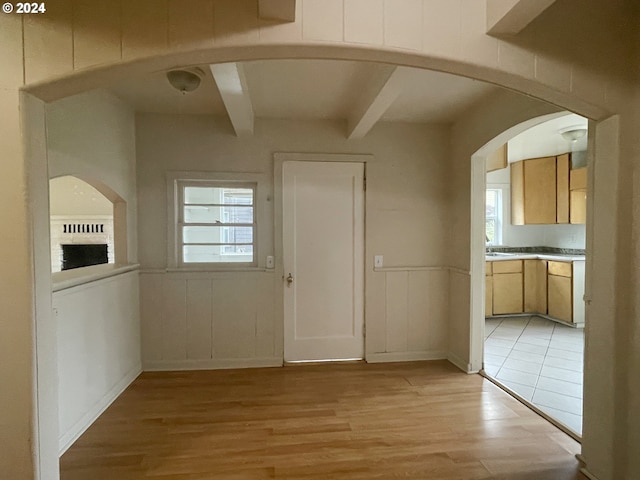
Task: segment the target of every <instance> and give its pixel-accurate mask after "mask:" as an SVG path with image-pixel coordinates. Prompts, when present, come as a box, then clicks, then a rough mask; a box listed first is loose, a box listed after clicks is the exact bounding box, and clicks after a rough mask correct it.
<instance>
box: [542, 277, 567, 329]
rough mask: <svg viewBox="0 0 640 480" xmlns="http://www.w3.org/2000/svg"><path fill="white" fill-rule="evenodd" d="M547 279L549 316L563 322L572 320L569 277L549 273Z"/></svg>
mask: <svg viewBox="0 0 640 480" xmlns="http://www.w3.org/2000/svg"><path fill="white" fill-rule="evenodd" d="M547 281H548V304H549V305H548V306H549V316H551V317H553V318H557V319H558V320H564V321H565V322H573V294H572V288H571V277H561V276H559V275H549V276H548V279H547Z"/></svg>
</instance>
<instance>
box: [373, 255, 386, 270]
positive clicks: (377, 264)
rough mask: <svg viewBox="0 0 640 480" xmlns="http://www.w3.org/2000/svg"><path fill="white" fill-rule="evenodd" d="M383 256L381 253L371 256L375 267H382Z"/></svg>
mask: <svg viewBox="0 0 640 480" xmlns="http://www.w3.org/2000/svg"><path fill="white" fill-rule="evenodd" d="M383 260H384V257H383V256H382V255H376V256H375V257H373V266H374V267H375V268H382V265H383Z"/></svg>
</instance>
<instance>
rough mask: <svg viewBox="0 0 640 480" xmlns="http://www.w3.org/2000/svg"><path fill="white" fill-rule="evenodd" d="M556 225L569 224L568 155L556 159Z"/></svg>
mask: <svg viewBox="0 0 640 480" xmlns="http://www.w3.org/2000/svg"><path fill="white" fill-rule="evenodd" d="M556 223H569V154H568V153H565V154H564V155H558V157H557V158H556Z"/></svg>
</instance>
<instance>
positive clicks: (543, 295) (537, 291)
mask: <svg viewBox="0 0 640 480" xmlns="http://www.w3.org/2000/svg"><path fill="white" fill-rule="evenodd" d="M524 311H525V312H527V313H542V314H546V313H547V261H546V260H524Z"/></svg>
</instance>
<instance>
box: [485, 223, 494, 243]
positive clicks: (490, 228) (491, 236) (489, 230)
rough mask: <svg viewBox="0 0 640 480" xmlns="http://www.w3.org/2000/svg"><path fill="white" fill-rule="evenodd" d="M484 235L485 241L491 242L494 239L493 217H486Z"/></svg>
mask: <svg viewBox="0 0 640 480" xmlns="http://www.w3.org/2000/svg"><path fill="white" fill-rule="evenodd" d="M486 235H487V238H486V240H487V243H489V244H493V243H495V239H496V221H495V219H493V218H487V223H486Z"/></svg>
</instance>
